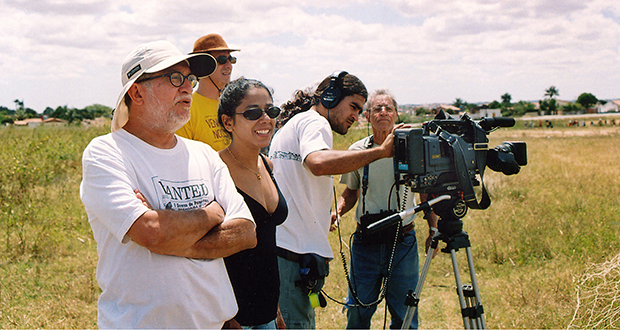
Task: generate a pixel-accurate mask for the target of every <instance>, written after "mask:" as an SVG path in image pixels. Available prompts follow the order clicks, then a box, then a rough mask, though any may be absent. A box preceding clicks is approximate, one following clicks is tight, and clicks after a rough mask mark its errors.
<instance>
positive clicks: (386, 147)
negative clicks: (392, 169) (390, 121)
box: [379, 124, 404, 158]
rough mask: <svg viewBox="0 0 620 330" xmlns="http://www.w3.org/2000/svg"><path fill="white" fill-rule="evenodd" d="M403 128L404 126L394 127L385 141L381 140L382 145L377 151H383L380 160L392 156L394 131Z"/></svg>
mask: <svg viewBox="0 0 620 330" xmlns="http://www.w3.org/2000/svg"><path fill="white" fill-rule="evenodd" d="M403 126H404V124H398V125H396V126H394V128H393V129H392V132H390V134H388V135H387V136H386V137H385V140H383V143H381V145H380V146H379V149H381V150H382V151H383V152H382V155H383V157H382V158H389V157H393V156H394V130H395V129H399V128H402V127H403Z"/></svg>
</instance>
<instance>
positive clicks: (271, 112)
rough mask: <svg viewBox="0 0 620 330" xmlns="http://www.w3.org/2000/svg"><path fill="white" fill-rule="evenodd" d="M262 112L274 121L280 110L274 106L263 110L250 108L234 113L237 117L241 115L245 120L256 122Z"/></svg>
mask: <svg viewBox="0 0 620 330" xmlns="http://www.w3.org/2000/svg"><path fill="white" fill-rule="evenodd" d="M263 112H264V113H266V114H267V116H269V118H271V119H274V118H276V117H277V116H278V115H279V114H280V108H278V107H276V106H271V107H269V108H267V109H265V110H263V109H261V108H252V109H248V110H245V111H244V112H235V114H237V115H243V117H245V119H247V120H257V119H259V118H260V117H262V116H263Z"/></svg>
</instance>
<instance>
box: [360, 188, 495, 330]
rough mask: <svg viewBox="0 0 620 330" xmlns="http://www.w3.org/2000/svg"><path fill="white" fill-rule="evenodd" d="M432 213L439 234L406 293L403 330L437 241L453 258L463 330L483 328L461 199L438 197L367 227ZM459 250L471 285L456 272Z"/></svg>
mask: <svg viewBox="0 0 620 330" xmlns="http://www.w3.org/2000/svg"><path fill="white" fill-rule="evenodd" d="M431 209H432V210H434V211H435V213H437V214H438V215H439V216H440V220H439V221H438V223H437V228H438V229H439V231H438V232H437V233H435V235H434V236H433V239H432V241H431V250H430V251H429V253H428V254H427V255H426V259H425V260H424V267H423V268H422V272H421V273H420V278H419V279H418V284H417V286H416V288H415V292H413V293H412V291H411V290H409V292H408V293H407V298H406V299H405V305H407V306H408V307H407V313H406V314H405V319H404V320H403V325H402V329H408V328H409V325H410V324H411V321H412V319H413V316H414V314H415V311H416V309H417V308H418V304H419V302H420V293H421V292H422V287H423V286H424V281H425V279H426V275H427V274H428V270H429V269H430V266H431V261H432V259H433V255H435V252H436V251H437V250H438V249H439V242H440V241H442V242H444V243H446V247H445V248H444V249H442V250H441V251H442V252H444V253H450V256H451V257H452V268H453V269H454V278H455V280H456V290H457V294H458V296H459V303H460V304H461V315H462V316H463V325H464V326H465V329H485V328H486V325H485V322H484V309H483V308H482V303H481V302H480V292H479V291H478V282H477V281H476V272H475V270H474V261H473V257H472V254H471V248H470V247H471V244H470V242H469V235H467V233H466V232H464V231H463V220H461V218H462V217H463V216H465V214H466V213H467V206H466V205H465V203H464V202H463V200H462V199H460V198H459V197H456V196H450V195H441V196H439V197H436V198H433V199H431V200H429V201H427V202H425V203H422V204H420V205H416V206H415V207H413V208H412V209H409V210H405V211H402V212H400V213H396V214H394V215H392V216H389V217H387V218H385V219H382V220H380V221H377V222H375V223H373V224H372V225H370V226H368V230H369V231H371V232H374V231H377V230H380V229H382V228H385V227H386V226H390V225H392V224H394V223H396V222H399V221H401V220H402V219H403V218H405V217H407V216H409V215H411V214H413V213H417V212H420V211H430V210H431ZM461 248H465V251H466V253H467V262H468V266H469V274H470V276H471V283H472V284H471V285H469V284H468V285H463V284H462V282H461V275H460V273H459V267H458V263H457V260H456V251H458V250H459V249H461Z"/></svg>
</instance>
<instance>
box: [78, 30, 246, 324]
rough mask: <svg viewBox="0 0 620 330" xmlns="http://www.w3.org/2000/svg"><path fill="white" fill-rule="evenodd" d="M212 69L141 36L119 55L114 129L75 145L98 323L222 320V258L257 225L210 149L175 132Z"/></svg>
mask: <svg viewBox="0 0 620 330" xmlns="http://www.w3.org/2000/svg"><path fill="white" fill-rule="evenodd" d="M214 69H215V60H214V58H213V57H212V56H210V55H208V54H193V55H183V54H181V52H180V51H179V50H178V49H177V48H176V47H174V46H173V45H172V44H171V43H169V42H167V41H156V42H151V43H147V44H143V45H141V46H139V47H138V48H136V49H135V50H134V51H133V52H132V53H130V54H129V56H128V57H127V58H126V59H125V61H124V64H123V66H122V83H123V90H122V92H121V94H120V95H119V98H118V102H117V106H116V109H115V111H114V118H113V119H112V133H110V134H107V135H104V136H100V137H97V138H95V139H93V140H92V141H91V142H90V144H89V145H88V146H87V147H86V149H85V150H84V154H83V158H82V165H83V179H82V184H81V186H80V197H81V198H82V202H83V203H84V205H85V207H86V212H87V213H88V219H89V222H90V225H91V228H92V230H93V234H94V238H95V240H96V241H97V252H98V255H99V262H98V265H97V281H98V282H99V285H100V287H101V289H102V293H101V296H100V298H99V304H98V307H99V313H98V326H99V327H100V328H221V327H222V325H223V324H224V322H225V321H227V320H229V319H231V318H233V317H234V316H235V314H236V312H237V304H236V302H235V296H234V293H233V290H232V287H231V285H230V281H229V280H228V276H227V273H226V268H225V266H224V262H223V259H222V257H225V256H228V255H231V254H233V253H236V252H238V251H241V250H244V249H247V248H251V247H254V246H255V244H256V237H255V234H254V228H255V224H254V222H253V220H252V216H251V213H250V211H249V210H248V208H247V206H246V205H245V203H244V201H243V198H242V197H241V195H239V194H238V193H237V191H236V189H235V185H234V183H233V181H232V179H231V178H230V175H229V173H228V170H227V167H226V165H225V164H224V163H223V162H222V161H221V160H220V158H219V156H218V154H217V153H216V152H215V151H213V149H211V148H209V147H208V146H206V145H205V144H203V143H200V142H196V141H191V140H187V139H185V138H181V137H179V136H177V135H175V134H174V132H175V131H176V130H177V129H179V128H180V127H181V126H183V124H185V123H186V122H187V120H188V119H189V108H190V104H191V101H192V88H193V86H194V85H195V84H196V81H197V77H204V76H208V75H210V74H211V73H212V72H213V70H214Z"/></svg>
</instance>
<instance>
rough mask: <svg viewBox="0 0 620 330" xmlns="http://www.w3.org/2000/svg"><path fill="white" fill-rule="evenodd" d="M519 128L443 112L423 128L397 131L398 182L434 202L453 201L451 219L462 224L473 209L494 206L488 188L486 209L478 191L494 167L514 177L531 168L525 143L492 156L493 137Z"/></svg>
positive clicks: (502, 147)
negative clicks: (445, 197)
mask: <svg viewBox="0 0 620 330" xmlns="http://www.w3.org/2000/svg"><path fill="white" fill-rule="evenodd" d="M514 124H515V121H514V119H513V118H508V117H493V118H483V119H481V120H480V121H478V122H476V121H474V120H472V119H471V118H470V117H469V115H467V114H464V115H463V116H462V117H461V118H460V119H454V118H452V117H451V116H449V115H448V114H447V113H445V112H444V111H443V110H442V111H441V112H440V113H439V114H438V115H437V116H436V117H435V119H433V120H431V121H428V122H425V123H423V124H422V128H406V129H397V130H395V131H394V135H395V136H394V146H395V155H394V176H395V178H396V182H401V183H404V184H405V185H408V186H411V189H412V190H413V191H415V192H419V193H427V194H429V195H431V197H432V196H439V195H445V194H448V195H450V196H453V201H452V202H451V203H452V205H451V206H450V209H451V211H452V213H451V214H450V215H451V216H453V217H456V218H461V217H462V216H464V215H465V212H466V211H467V207H470V208H475V209H486V208H487V207H488V206H489V205H490V203H491V201H490V199H489V197H488V194H487V193H486V190H485V189H484V183H482V188H483V189H482V199H481V201H480V203H478V200H477V198H476V195H475V192H474V188H473V187H474V186H478V185H480V181H482V177H483V173H484V169H485V168H486V167H487V166H488V167H489V168H490V169H491V170H493V171H497V172H502V173H504V174H505V175H511V174H517V173H518V172H519V170H520V168H521V166H525V165H527V150H526V149H527V148H526V144H525V142H503V143H501V144H500V145H498V146H496V147H495V148H493V149H491V150H489V144H488V142H489V140H488V138H487V134H489V133H490V132H492V131H494V130H496V129H498V128H500V127H512V126H514ZM476 175H479V176H480V181H478V179H477V178H476ZM401 177H402V180H401ZM435 212H436V213H437V210H435ZM440 216H442V215H441V214H440ZM444 216H446V215H445V214H444ZM442 217H443V216H442Z"/></svg>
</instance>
